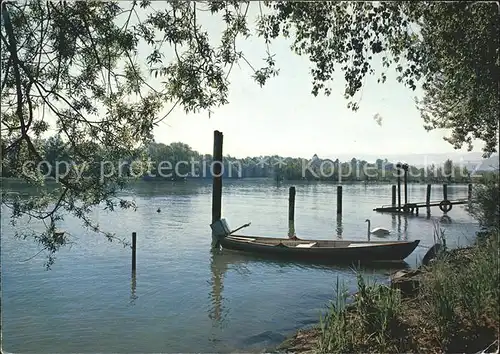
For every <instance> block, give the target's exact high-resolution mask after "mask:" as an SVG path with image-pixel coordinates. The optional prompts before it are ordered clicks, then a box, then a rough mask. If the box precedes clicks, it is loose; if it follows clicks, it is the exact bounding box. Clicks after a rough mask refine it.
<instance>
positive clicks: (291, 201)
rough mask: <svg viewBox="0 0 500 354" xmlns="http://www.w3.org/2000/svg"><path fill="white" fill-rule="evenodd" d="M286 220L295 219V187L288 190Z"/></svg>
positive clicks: (292, 220)
mask: <svg viewBox="0 0 500 354" xmlns="http://www.w3.org/2000/svg"><path fill="white" fill-rule="evenodd" d="M288 221H291V222H294V221H295V187H290V189H289V191H288Z"/></svg>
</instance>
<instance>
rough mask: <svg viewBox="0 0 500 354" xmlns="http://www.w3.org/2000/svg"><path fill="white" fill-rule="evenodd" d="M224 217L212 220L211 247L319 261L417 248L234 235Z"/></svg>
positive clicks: (392, 255) (387, 255) (399, 256)
mask: <svg viewBox="0 0 500 354" xmlns="http://www.w3.org/2000/svg"><path fill="white" fill-rule="evenodd" d="M249 225H250V223H248V224H245V225H243V226H240V227H239V228H237V229H235V230H234V231H231V229H230V228H229V226H228V225H227V222H226V220H225V219H220V220H218V221H216V222H214V223H213V224H212V225H210V227H211V228H212V247H214V248H219V247H221V246H222V248H225V249H229V250H234V251H241V252H246V253H252V254H256V255H261V256H273V257H279V258H290V259H293V260H306V261H318V262H333V263H343V262H353V261H358V262H394V261H398V262H402V261H403V260H404V259H405V258H406V257H408V256H409V255H410V254H411V253H412V252H413V251H414V250H415V248H417V246H418V244H419V243H420V240H415V241H353V240H303V239H299V238H295V239H290V238H275V237H260V236H243V235H236V234H235V233H236V232H237V231H238V230H241V229H242V228H244V227H248V226H249Z"/></svg>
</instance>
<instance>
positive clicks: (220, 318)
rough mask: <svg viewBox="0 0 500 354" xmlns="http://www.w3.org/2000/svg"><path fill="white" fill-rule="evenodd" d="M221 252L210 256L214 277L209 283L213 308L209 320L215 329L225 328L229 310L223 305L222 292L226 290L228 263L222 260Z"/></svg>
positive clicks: (213, 252) (214, 252)
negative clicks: (225, 279) (224, 280)
mask: <svg viewBox="0 0 500 354" xmlns="http://www.w3.org/2000/svg"><path fill="white" fill-rule="evenodd" d="M221 253H222V251H221V250H213V251H212V252H211V255H210V270H211V273H212V277H211V279H210V281H209V283H210V285H211V290H210V293H209V296H210V300H211V301H210V302H211V307H210V309H209V311H208V318H210V319H211V320H212V322H213V326H214V327H223V325H224V319H225V318H226V316H227V315H228V309H226V308H225V307H224V305H223V300H224V299H223V297H222V291H223V289H224V282H223V279H224V275H225V273H226V271H227V265H228V263H225V262H223V261H222V259H221Z"/></svg>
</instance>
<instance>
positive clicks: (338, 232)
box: [335, 214, 344, 240]
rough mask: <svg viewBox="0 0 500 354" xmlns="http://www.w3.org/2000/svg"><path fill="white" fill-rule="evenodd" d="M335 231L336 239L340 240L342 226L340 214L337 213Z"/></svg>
mask: <svg viewBox="0 0 500 354" xmlns="http://www.w3.org/2000/svg"><path fill="white" fill-rule="evenodd" d="M335 231H336V232H337V239H339V240H342V231H344V228H343V227H342V214H337V227H336V228H335Z"/></svg>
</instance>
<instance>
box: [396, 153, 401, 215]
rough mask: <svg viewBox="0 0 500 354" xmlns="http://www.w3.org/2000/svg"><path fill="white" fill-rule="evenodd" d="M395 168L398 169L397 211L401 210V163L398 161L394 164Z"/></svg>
mask: <svg viewBox="0 0 500 354" xmlns="http://www.w3.org/2000/svg"><path fill="white" fill-rule="evenodd" d="M396 169H397V171H398V175H397V179H398V212H400V211H401V164H400V163H399V162H398V163H397V164H396Z"/></svg>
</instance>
